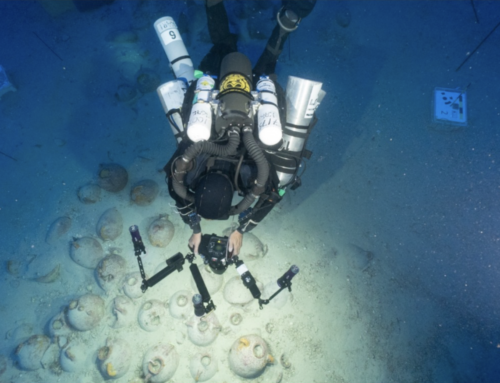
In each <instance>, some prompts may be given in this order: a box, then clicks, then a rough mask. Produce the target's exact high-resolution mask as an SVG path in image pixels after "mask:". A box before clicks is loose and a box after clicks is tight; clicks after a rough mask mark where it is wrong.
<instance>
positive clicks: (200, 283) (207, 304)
mask: <svg viewBox="0 0 500 383" xmlns="http://www.w3.org/2000/svg"><path fill="white" fill-rule="evenodd" d="M194 257H195V255H194V254H193V253H191V254H188V255H186V259H187V260H188V261H189V263H190V265H189V270H191V275H192V276H193V279H194V282H195V283H196V287H197V288H198V292H199V293H200V295H201V301H200V302H198V301H197V302H195V301H194V300H193V304H194V305H195V314H196V315H197V316H203V315H205V314H208V313H209V312H210V311H212V310H215V309H216V306H215V304H214V302H212V298H211V297H210V293H209V292H208V289H207V286H206V285H205V281H204V280H203V277H202V276H201V273H200V269H199V268H198V265H197V264H196V263H193V261H194Z"/></svg>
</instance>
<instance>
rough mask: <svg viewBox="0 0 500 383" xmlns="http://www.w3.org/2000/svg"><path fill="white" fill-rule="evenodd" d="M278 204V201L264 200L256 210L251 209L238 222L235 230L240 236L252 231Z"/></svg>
mask: <svg viewBox="0 0 500 383" xmlns="http://www.w3.org/2000/svg"><path fill="white" fill-rule="evenodd" d="M278 202H279V200H270V199H266V200H265V201H264V202H263V203H262V204H261V205H260V206H259V207H258V208H255V209H252V210H251V211H250V212H249V213H248V214H247V215H245V216H244V217H243V218H242V219H240V220H239V222H240V226H238V228H237V229H236V230H238V231H239V232H240V233H242V234H243V233H248V232H249V231H251V230H253V229H254V228H255V226H257V225H258V224H259V223H260V222H261V221H262V220H263V219H264V218H265V216H266V215H268V214H269V212H270V211H271V210H272V209H273V207H274V206H275V205H276V204H277V203H278ZM257 205H258V203H257Z"/></svg>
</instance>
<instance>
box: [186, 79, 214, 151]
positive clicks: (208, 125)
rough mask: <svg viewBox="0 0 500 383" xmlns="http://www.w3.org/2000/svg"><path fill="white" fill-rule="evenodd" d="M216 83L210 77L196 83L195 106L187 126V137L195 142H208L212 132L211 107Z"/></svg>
mask: <svg viewBox="0 0 500 383" xmlns="http://www.w3.org/2000/svg"><path fill="white" fill-rule="evenodd" d="M214 85H215V81H214V79H213V78H212V77H210V76H206V75H204V76H202V77H200V78H199V79H198V82H197V83H196V92H195V94H194V99H193V106H192V108H191V114H190V115H189V121H188V124H187V135H188V137H189V139H190V140H191V141H193V142H198V141H201V140H208V139H209V138H210V133H211V131H212V114H213V113H212V106H211V105H210V100H211V94H212V89H213V88H214Z"/></svg>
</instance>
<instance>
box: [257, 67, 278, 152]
mask: <svg viewBox="0 0 500 383" xmlns="http://www.w3.org/2000/svg"><path fill="white" fill-rule="evenodd" d="M256 88H257V92H258V95H259V101H260V105H259V110H258V111H257V124H258V127H259V140H260V141H261V142H262V143H263V144H264V145H267V146H273V145H276V144H277V143H278V142H280V141H281V138H282V137H283V132H282V130H281V121H280V114H279V110H278V98H277V97H276V87H275V86H274V83H273V81H272V80H270V79H269V77H268V76H261V77H260V80H259V81H258V82H257V87H256Z"/></svg>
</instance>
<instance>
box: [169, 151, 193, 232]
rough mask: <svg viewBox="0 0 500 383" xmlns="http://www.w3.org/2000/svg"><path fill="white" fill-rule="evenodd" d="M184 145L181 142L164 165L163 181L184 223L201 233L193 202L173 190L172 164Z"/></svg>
mask: <svg viewBox="0 0 500 383" xmlns="http://www.w3.org/2000/svg"><path fill="white" fill-rule="evenodd" d="M185 147H186V144H185V143H184V142H182V143H181V144H180V145H179V147H178V148H177V150H176V151H175V153H174V155H173V156H172V158H171V159H170V161H168V163H167V164H166V165H165V167H164V168H163V170H164V171H165V174H166V176H165V181H166V182H167V185H168V193H169V194H170V197H172V199H173V200H174V201H175V207H176V208H177V212H178V213H179V215H180V217H181V219H182V221H183V222H184V223H185V224H186V225H189V227H190V228H191V230H193V234H198V233H201V226H200V216H199V215H198V214H196V211H195V210H194V204H193V203H191V202H189V201H186V200H184V199H182V198H181V197H179V196H178V195H177V193H176V192H175V190H174V187H173V184H172V164H173V163H174V161H175V159H176V158H178V157H179V156H180V155H181V154H182V153H183V152H184V150H185Z"/></svg>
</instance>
